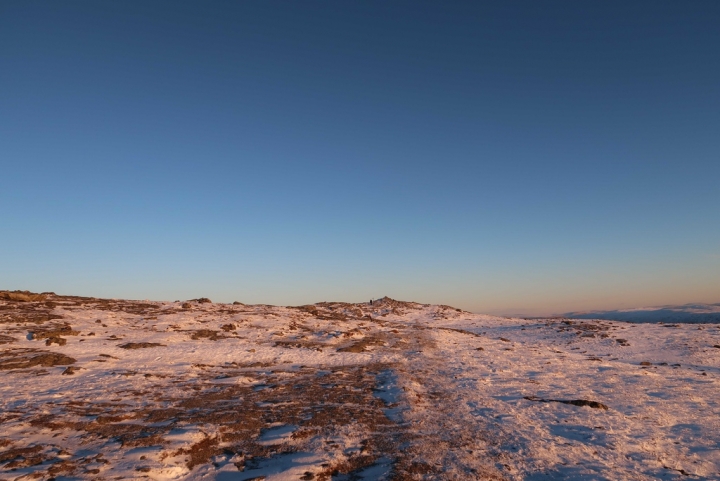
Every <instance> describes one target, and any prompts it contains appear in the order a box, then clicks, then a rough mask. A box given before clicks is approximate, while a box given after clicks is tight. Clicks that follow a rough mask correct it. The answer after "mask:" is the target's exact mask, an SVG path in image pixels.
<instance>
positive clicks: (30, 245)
mask: <svg viewBox="0 0 720 481" xmlns="http://www.w3.org/2000/svg"><path fill="white" fill-rule="evenodd" d="M719 26H720V2H718V1H715V0H712V1H692V2H679V1H647V2H641V1H636V2H627V1H618V2H613V1H597V2H578V1H566V2H552V1H551V2H537V1H525V2H521V1H508V2H476V1H471V2H421V1H410V2H401V1H391V2H386V1H362V2H360V1H357V2H344V1H343V2H337V1H327V2H314V1H311V2H295V1H292V2H274V1H262V2H254V1H249V2H179V1H170V2H159V1H153V2H146V1H135V2H130V1H123V2H97V1H87V2H80V1H63V2H54V1H52V2H51V1H48V2H36V1H27V0H17V1H4V2H2V3H0V208H1V212H0V288H4V289H29V290H34V291H44V290H51V291H55V292H58V293H67V294H78V295H91V296H106V297H126V298H140V299H146V298H147V299H168V300H174V299H187V298H193V297H200V296H207V297H210V298H212V299H213V300H216V301H233V300H240V301H244V302H252V303H259V302H264V303H274V304H303V303H311V302H318V301H323V300H346V301H363V300H367V299H369V298H371V297H380V296H383V295H389V296H391V297H395V298H400V299H406V300H417V301H421V302H437V303H445V304H452V305H455V306H458V307H463V308H466V309H469V310H473V311H476V312H491V313H507V314H511V313H525V314H544V313H555V312H564V311H568V310H580V309H598V308H620V307H627V306H633V305H642V304H664V303H681V302H702V301H706V302H708V301H713V302H718V301H720V188H719V180H720V27H719Z"/></svg>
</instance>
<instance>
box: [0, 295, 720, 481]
mask: <svg viewBox="0 0 720 481" xmlns="http://www.w3.org/2000/svg"><path fill="white" fill-rule="evenodd" d="M200 301H203V300H200ZM200 301H193V302H188V303H173V302H148V301H143V302H138V301H123V300H103V299H91V298H79V297H62V296H54V295H47V296H45V297H44V298H39V299H33V300H29V301H28V300H26V301H18V300H13V299H5V300H0V336H2V337H0V342H4V344H2V345H0V370H1V371H0V376H1V377H0V479H7V480H15V479H50V478H55V479H56V480H62V479H65V480H70V479H157V480H168V479H180V480H201V479H208V480H210V479H217V480H247V479H267V480H291V479H292V480H300V479H303V480H309V479H313V480H323V479H325V480H329V479H335V480H351V479H399V480H409V479H457V480H466V479H508V480H543V479H588V480H621V479H628V480H651V479H679V478H682V477H685V476H687V475H689V476H692V477H693V478H694V479H720V449H719V446H720V416H718V415H719V414H720V404H719V401H718V400H719V399H720V382H719V379H720V378H719V377H718V376H719V375H720V371H719V370H718V367H719V363H720V329H718V326H715V325H710V324H703V325H697V324H696V325H687V324H678V325H668V324H627V323H622V322H613V321H597V320H587V321H584V320H583V321H579V320H578V321H573V320H555V319H550V320H532V321H530V320H522V319H506V318H498V317H491V316H483V315H477V314H471V313H468V312H463V311H460V310H457V309H453V308H451V307H448V306H434V305H424V304H416V303H406V302H399V301H394V300H392V299H387V298H386V299H383V300H382V301H380V302H375V303H374V304H373V305H372V306H369V305H367V304H347V303H321V304H315V305H311V306H300V307H276V306H265V305H228V304H213V303H210V302H200ZM48 343H49V345H46V344H48ZM262 476H264V478H262Z"/></svg>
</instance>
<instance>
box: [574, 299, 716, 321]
mask: <svg viewBox="0 0 720 481" xmlns="http://www.w3.org/2000/svg"><path fill="white" fill-rule="evenodd" d="M564 317H568V318H571V319H608V320H613V321H628V322H677V323H703V322H711V323H720V303H718V304H685V305H682V306H659V307H638V308H633V309H619V310H616V311H586V312H568V313H566V314H564Z"/></svg>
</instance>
